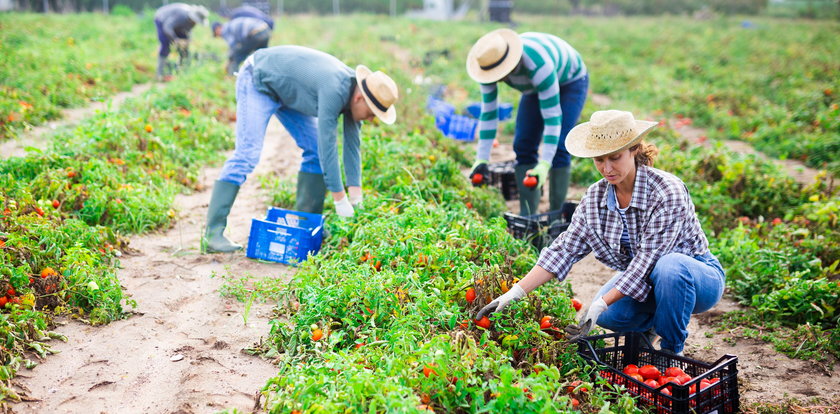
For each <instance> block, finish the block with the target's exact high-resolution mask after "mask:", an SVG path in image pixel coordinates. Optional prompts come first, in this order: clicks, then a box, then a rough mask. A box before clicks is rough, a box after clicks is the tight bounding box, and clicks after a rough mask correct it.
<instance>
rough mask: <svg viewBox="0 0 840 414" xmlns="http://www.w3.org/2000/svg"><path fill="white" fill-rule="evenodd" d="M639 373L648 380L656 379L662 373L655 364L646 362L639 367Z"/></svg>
mask: <svg viewBox="0 0 840 414" xmlns="http://www.w3.org/2000/svg"><path fill="white" fill-rule="evenodd" d="M639 375H641V376H642V377H643V378H644V379H646V380H649V379H657V378H659V377H660V376H661V375H662V374H661V373H660V372H659V370H658V369H657V368H656V367H655V366H653V365H650V364H648V365H644V366H642V367H640V368H639Z"/></svg>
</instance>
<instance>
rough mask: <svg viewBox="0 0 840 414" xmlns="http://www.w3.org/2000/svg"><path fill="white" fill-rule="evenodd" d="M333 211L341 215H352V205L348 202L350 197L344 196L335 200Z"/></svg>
mask: <svg viewBox="0 0 840 414" xmlns="http://www.w3.org/2000/svg"><path fill="white" fill-rule="evenodd" d="M335 212H336V213H338V215H339V216H341V217H353V205H352V204H350V197H344V198H342V199H341V200H338V201H336V202H335Z"/></svg>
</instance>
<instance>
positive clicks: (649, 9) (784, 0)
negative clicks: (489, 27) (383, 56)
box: [0, 0, 840, 18]
mask: <svg viewBox="0 0 840 414" xmlns="http://www.w3.org/2000/svg"><path fill="white" fill-rule="evenodd" d="M6 1H7V2H8V3H11V4H12V5H13V8H14V9H15V10H29V11H38V12H41V11H44V10H45V8H47V9H48V10H50V11H54V12H55V11H58V12H74V11H99V10H102V9H103V8H104V7H108V8H109V9H111V10H113V9H114V8H116V9H117V10H118V11H120V10H122V11H125V10H126V8H128V9H131V10H134V11H141V10H143V9H146V8H151V9H155V8H158V7H160V6H161V5H163V4H165V3H166V1H161V0H6ZM187 2H190V3H193V4H202V5H204V6H206V7H207V8H208V9H211V10H214V11H217V12H218V11H222V10H225V9H227V8H231V7H236V6H238V5H240V4H242V3H243V2H242V1H241V0H192V1H187ZM253 2H255V3H262V4H263V5H264V6H265V7H269V8H270V9H271V12H272V14H277V13H278V12H279V11H280V10H281V8H282V11H283V13H315V14H331V13H334V12H335V10H336V9H337V10H339V12H340V13H342V14H343V13H357V12H364V13H391V12H392V11H395V12H396V13H398V14H402V13H405V12H406V11H407V10H412V9H421V8H422V7H423V0H395V1H393V2H392V1H391V0H254V1H253ZM452 2H453V3H454V5H455V6H456V7H457V6H459V5H461V4H463V3H469V6H470V8H471V9H473V10H476V11H478V10H480V9H482V8H486V7H487V6H488V3H492V4H493V5H494V6H495V7H499V6H501V7H507V6H508V5H512V11H513V13H525V14H562V15H568V14H586V15H661V14H674V15H685V14H696V13H705V14H709V13H721V14H741V15H756V14H766V15H773V16H786V17H808V18H840V0H512V1H490V0H452ZM2 3H3V1H2V0H0V4H2ZM392 6H393V10H392Z"/></svg>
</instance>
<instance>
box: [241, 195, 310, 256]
mask: <svg viewBox="0 0 840 414" xmlns="http://www.w3.org/2000/svg"><path fill="white" fill-rule="evenodd" d="M323 241H324V216H322V215H320V214H312V213H302V212H299V211H292V210H284V209H282V208H276V207H270V208H269V209H268V214H266V218H265V219H252V220H251V236H250V237H249V238H248V249H247V251H246V252H245V255H246V256H248V257H250V258H252V259H261V260H269V261H272V262H280V263H286V264H297V263H298V262H302V261H304V260H306V258H307V257H308V256H309V254H310V253H311V254H313V255H315V254H317V253H318V251H319V250H321V242H323Z"/></svg>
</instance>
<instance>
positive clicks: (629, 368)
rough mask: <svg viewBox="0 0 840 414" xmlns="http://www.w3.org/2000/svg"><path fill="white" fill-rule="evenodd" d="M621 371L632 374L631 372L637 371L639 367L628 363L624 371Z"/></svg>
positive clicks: (635, 372) (636, 372)
mask: <svg viewBox="0 0 840 414" xmlns="http://www.w3.org/2000/svg"><path fill="white" fill-rule="evenodd" d="M622 372H624V373H625V374H627V375H630V376H633V374H638V373H639V367H637V366H636V364H628V365H627V366H626V367H624V371H622Z"/></svg>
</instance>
